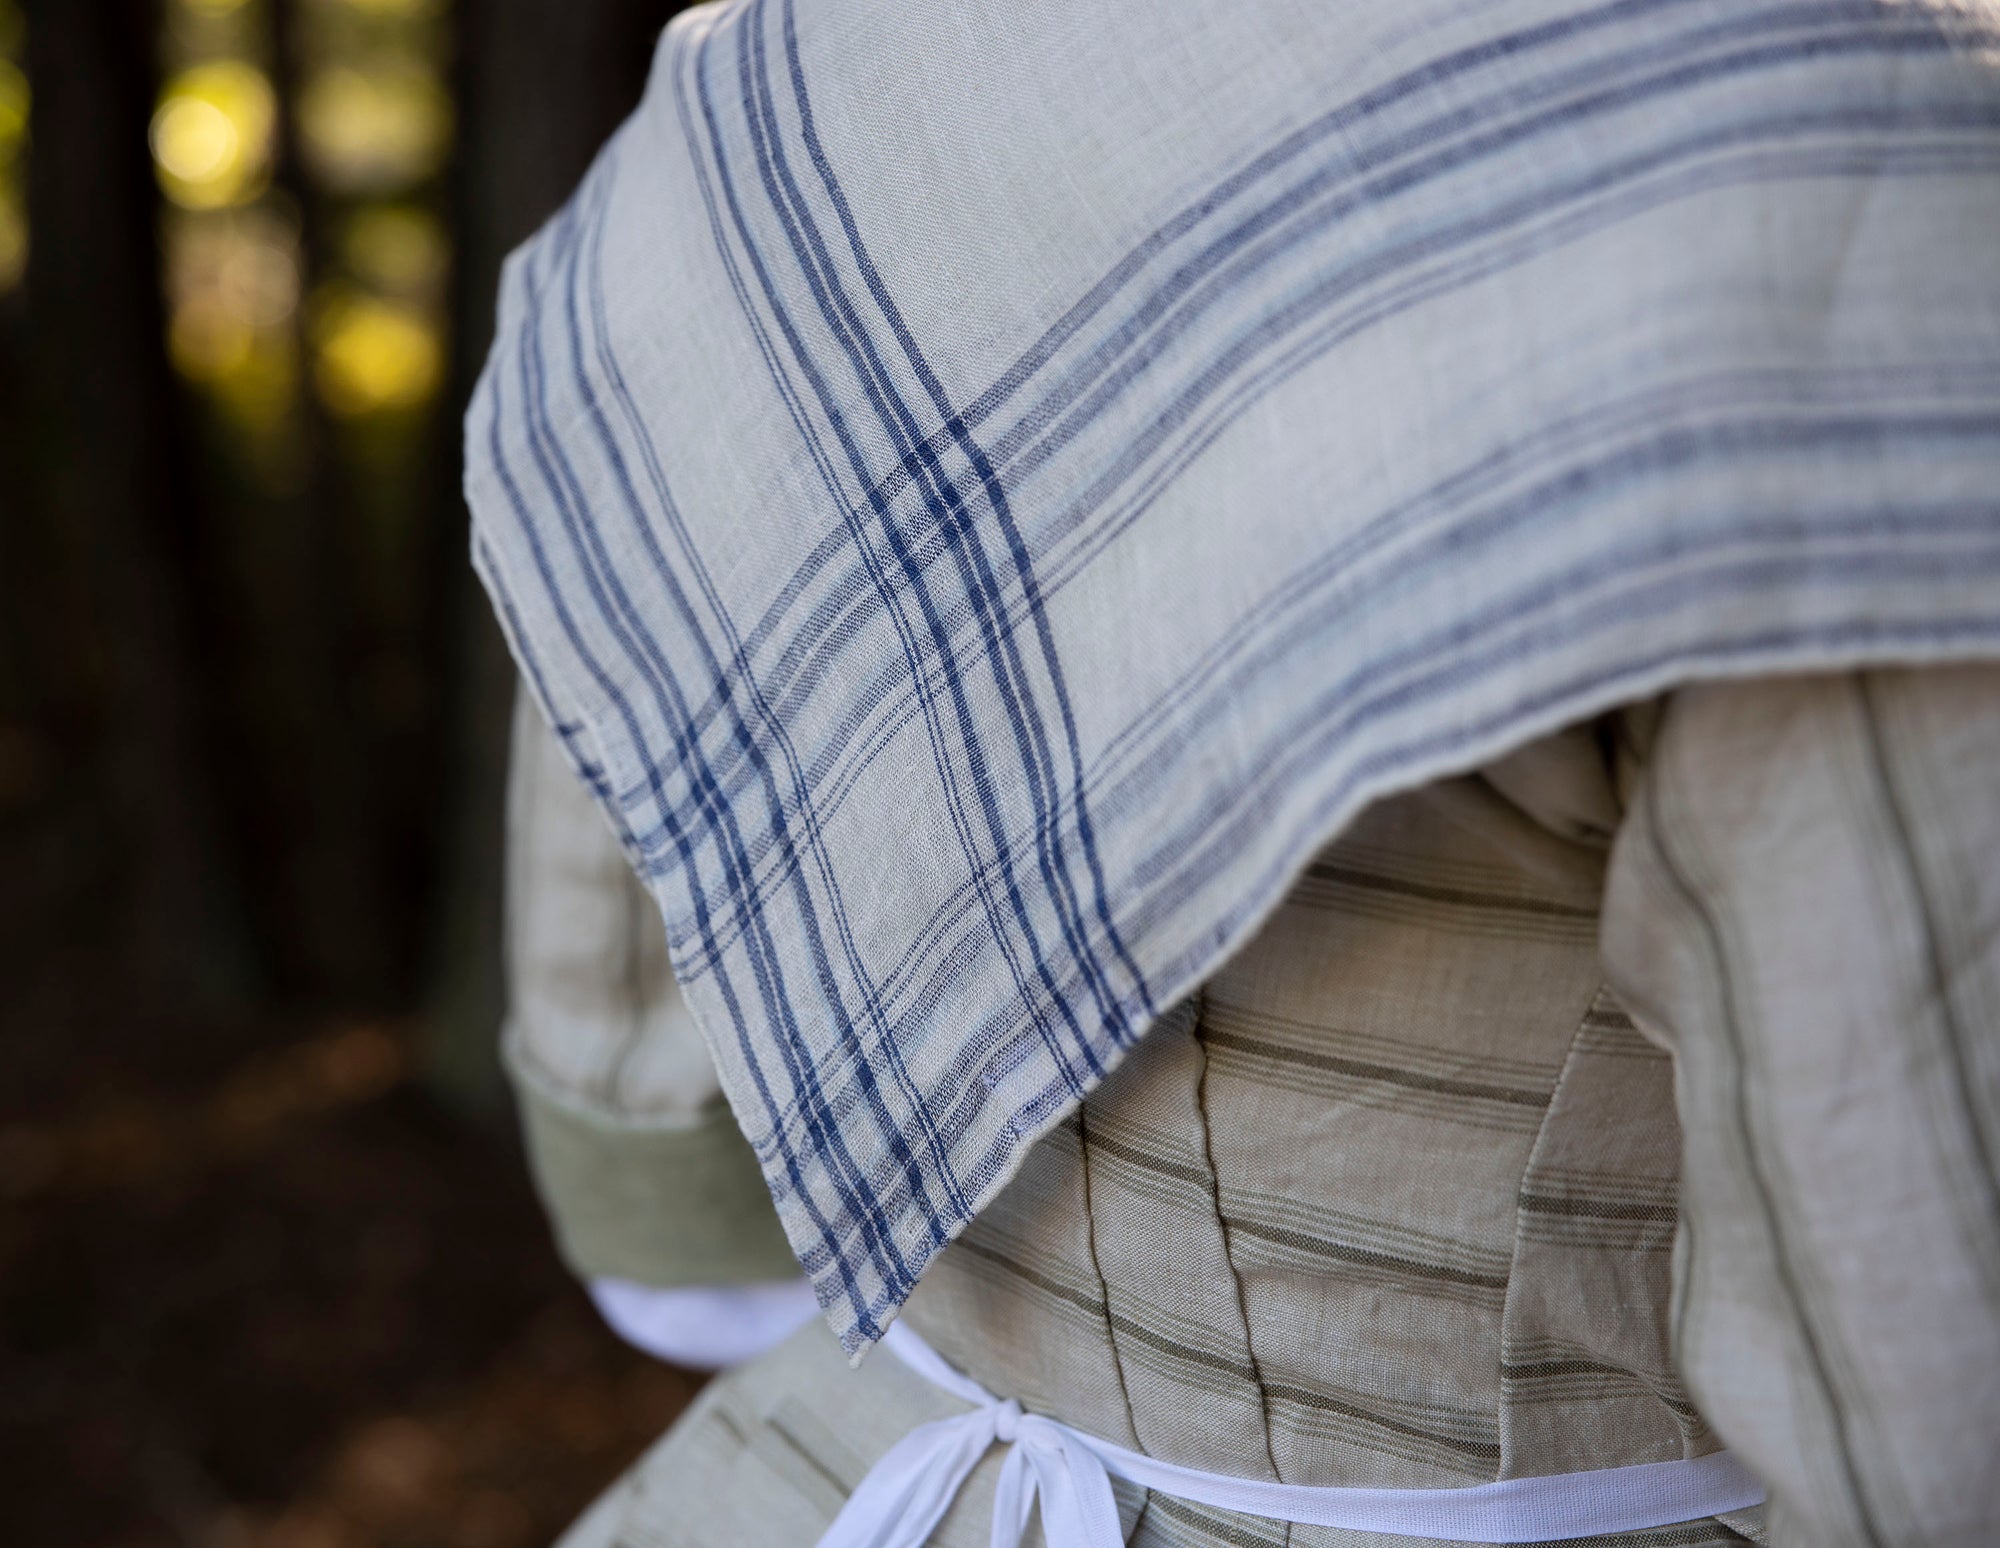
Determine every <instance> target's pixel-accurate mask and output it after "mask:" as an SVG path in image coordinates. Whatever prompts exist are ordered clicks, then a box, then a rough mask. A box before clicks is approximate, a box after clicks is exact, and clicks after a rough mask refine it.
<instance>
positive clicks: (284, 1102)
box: [0, 1002, 698, 1548]
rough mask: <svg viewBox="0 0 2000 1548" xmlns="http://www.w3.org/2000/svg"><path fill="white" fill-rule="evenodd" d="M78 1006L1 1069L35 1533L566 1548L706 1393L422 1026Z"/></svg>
mask: <svg viewBox="0 0 2000 1548" xmlns="http://www.w3.org/2000/svg"><path fill="white" fill-rule="evenodd" d="M12 1009H13V1010H15V1011H17V1012H18V1011H21V1010H23V1009H31V1008H30V1007H24V1006H22V1005H20V1004H19V1003H18V1002H17V1003H16V1004H15V1006H14V1007H12ZM68 1009H70V1010H74V1007H68ZM9 1019H10V1020H12V1019H14V1018H13V1017H11V1016H10V1017H9ZM47 1026H48V1023H44V1024H43V1026H42V1028H41V1029H40V1034H39V1035H38V1036H37V1037H36V1038H35V1039H34V1040H33V1046H32V1047H28V1046H25V1045H24V1044H23V1043H22V1042H21V1041H19V1040H18V1039H15V1038H13V1037H10V1038H9V1041H10V1042H11V1043H12V1044H13V1046H12V1048H11V1049H10V1050H9V1052H10V1055H12V1054H26V1055H28V1056H29V1057H28V1060H27V1062H24V1063H20V1064H18V1065H17V1068H16V1071H15V1074H16V1076H18V1077H19V1078H10V1079H9V1081H8V1082H7V1083H6V1086H7V1089H6V1090H5V1091H4V1094H0V1501H4V1505H0V1511H3V1512H4V1516H5V1530H4V1534H0V1535H4V1538H5V1541H6V1542H7V1544H8V1545H9V1548H541V1545H545V1544H547V1543H549V1542H550V1541H552V1540H553V1538H554V1537H555V1536H556V1535H557V1534H558V1533H559V1532H560V1530H561V1528H562V1527H563V1526H564V1525H566V1524H567V1523H568V1522H569V1521H570V1520H571V1519H573V1518H574V1517H575V1516H576V1515H577V1514H578V1513H579V1512H580V1511H581V1510H582V1509H583V1507H584V1506H585V1505H586V1504H587V1503H588V1502H589V1500H590V1499H591V1497H592V1496H593V1495H594V1494H595V1493H596V1492H597V1491H598V1490H600V1489H601V1488H602V1487H604V1486H605V1485H606V1484H607V1483H609V1482H610V1481H611V1479H612V1478H613V1477H614V1476H615V1475H616V1474H617V1473H618V1472H619V1471H620V1470H621V1469H622V1468H623V1467H624V1466H625V1465H626V1464H627V1463H628V1462H629V1461H631V1460H632V1459H633V1458H634V1457H635V1456H637V1455H638V1453H639V1452H640V1451H641V1450H643V1449H644V1448H645V1446H646V1445H647V1444H648V1443H650V1442H651V1441H652V1440H653V1439H654V1438H655V1437H656V1436H658V1435H659V1433H660V1432H661V1431H662V1430H663V1429H665V1427H666V1426H667V1425H668V1423H669V1422H670V1421H671V1420H672V1419H673V1417H674V1416H675V1415H676V1414H677V1413H678V1412H679V1411H680V1410H681V1408H682V1407H683V1406H685V1404H686V1403H687V1401H688V1399H689V1398H690V1397H691V1396H692V1395H693V1393H694V1391H695V1390H696V1387H697V1385H698V1378H696V1377H693V1376H690V1375H687V1374H685V1373H683V1372H680V1371H677V1370H674V1369H672V1368H670V1367H667V1366H664V1365H660V1364H658V1363H656V1362H654V1361H652V1360H649V1359H648V1358H646V1357H645V1356H643V1355H640V1354H638V1353H637V1352H636V1351H633V1350H631V1349H629V1348H627V1347H625V1346H624V1345H622V1344H620V1343H619V1342H618V1341H617V1340H616V1339H615V1338H614V1337H613V1336H612V1335H611V1334H610V1333H609V1332H608V1331H607V1330H606V1329H605V1328H604V1327H603V1325H602V1324H601V1323H600V1322H599V1321H598V1320H597V1317H596V1315H595V1313H594V1312H593V1311H592V1309H591V1307H590V1304H589V1302H588V1301H587V1300H586V1299H585V1297H584V1296H583V1294H582V1293H581V1291H580V1290H579V1289H578V1288H577V1287H576V1285H575V1283H574V1281H573V1280H572V1279H571V1278H570V1276H569V1275H568V1274H567V1272H566V1271H565V1270H564V1269H563V1267H562V1266H561V1264H560V1263H559V1262H558V1261H557V1260H556V1257H555V1253H554V1250H553V1248H552V1246H551V1244H550V1240H549V1234H548V1229H547V1226H546V1224H545V1222H544V1220H543V1218H542V1215H541V1212H540V1209H539V1207H538V1205H537V1203H536V1201H535V1198H534V1196H533V1192H532V1190H531V1188H530V1186H529V1183H528V1179H527V1174H526V1171H525V1169H524V1166H523V1163H522V1159H521V1157H520V1155H519V1152H518V1150H517V1149H516V1148H515V1146H514V1145H513V1143H512V1140H511V1137H510V1135H509V1132H508V1129H507V1126H506V1122H505V1120H504V1118H503V1119H501V1120H499V1121H498V1122H495V1123H485V1122H480V1121H475V1120H471V1119H467V1118H464V1117H460V1116H456V1115H454V1114H452V1113H450V1112H449V1111H447V1110H446V1109H445V1108H443V1107H442V1106H441V1105H439V1104H438V1103H437V1102H436V1101H435V1100H433V1099H432V1098H431V1097H430V1096H428V1095H427V1094H426V1090H425V1087H424V1086H423V1084H422V1083H421V1082H420V1081H419V1080H418V1078H417V1074H416V1068H417V1061H416V1059H415V1057H414V1053H413V1045H412V1034H411V1032H410V1030H409V1029H408V1028H405V1027H400V1026H395V1025H377V1024H368V1023H354V1022H345V1023H328V1024H318V1025H304V1026H280V1027H271V1026H254V1027H233V1028H204V1029H196V1030H192V1031H190V1030H189V1029H180V1030H178V1031H175V1032H168V1031H166V1030H164V1029H158V1028H154V1029H146V1030H144V1031H141V1030H139V1029H132V1030H129V1031H125V1032H117V1031H113V1032H111V1033H105V1032H103V1031H102V1023H99V1028H100V1030H99V1031H98V1033H97V1034H95V1035H88V1036H80V1037H79V1038H78V1039H77V1040H76V1041H75V1042H73V1043H72V1044H70V1045H69V1046H64V1044H63V1042H62V1039H60V1038H52V1037H51V1036H50V1035H49V1034H48V1032H47Z"/></svg>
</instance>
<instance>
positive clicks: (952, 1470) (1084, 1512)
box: [819, 1322, 1125, 1548]
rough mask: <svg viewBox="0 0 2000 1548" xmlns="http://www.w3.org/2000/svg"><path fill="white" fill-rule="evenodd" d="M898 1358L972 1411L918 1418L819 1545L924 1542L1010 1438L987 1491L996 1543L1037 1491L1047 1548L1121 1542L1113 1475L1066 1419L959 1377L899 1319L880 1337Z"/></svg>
mask: <svg viewBox="0 0 2000 1548" xmlns="http://www.w3.org/2000/svg"><path fill="white" fill-rule="evenodd" d="M884 1342H885V1343H886V1344H887V1346H888V1347H889V1348H890V1349H892V1350H894V1351H895V1353H896V1355H897V1356H898V1358H900V1359H901V1360H902V1362H903V1363H904V1364H905V1365H907V1366H909V1367H910V1369H911V1370H913V1371H915V1372H916V1373H917V1374H918V1375H919V1376H922V1377H923V1378H924V1379H925V1380H927V1381H929V1382H930V1383H931V1384H932V1385H933V1386H938V1387H942V1388H944V1390H945V1391H947V1392H949V1393H951V1394H952V1395H953V1396H954V1397H958V1398H963V1399H964V1400H965V1401H966V1402H968V1403H971V1404H973V1405H974V1407H973V1409H972V1411H971V1412H970V1413H965V1414H958V1415H955V1416H954V1417H952V1418H950V1419H934V1420H932V1421H931V1422H930V1423H929V1424H920V1425H918V1426H917V1428H916V1429H914V1430H912V1431H910V1433H909V1434H908V1435H906V1436H904V1437H903V1438H902V1439H901V1440H900V1441H898V1442H896V1444H895V1445H894V1446H892V1447H890V1448H889V1450H888V1451H887V1452H885V1453H884V1454H883V1456H882V1459H881V1461H879V1462H877V1463H876V1464H875V1465H874V1467H872V1468H870V1469H869V1471H868V1476H867V1477H866V1478H864V1479H862V1480H861V1487H860V1488H858V1489H856V1490H855V1491H854V1493H853V1494H851V1495H850V1496H848V1500H847V1504H846V1506H845V1507H844V1508H843V1509H842V1510H841V1512H840V1514H839V1515H838V1516H836V1517H834V1520H833V1525H832V1526H830V1527H828V1528H827V1530H826V1535H825V1536H824V1537H822V1538H821V1539H820V1540H819V1548H923V1544H924V1543H926V1542H928V1541H929V1540H930V1535H931V1530H932V1528H934V1527H935V1526H936V1525H937V1524H938V1522H939V1521H940V1520H942V1519H943V1518H944V1513H945V1511H947V1510H948V1509H950V1507H951V1502H952V1501H953V1500H954V1499H956V1498H957V1497H958V1491H959V1488H960V1487H961V1486H962V1485H963V1484H964V1482H965V1480H966V1477H967V1476H968V1475H969V1474H970V1473H971V1472H972V1470H973V1469H974V1468H975V1467H977V1466H978V1465H979V1459H980V1458H981V1457H983V1456H985V1455H986V1453H987V1451H988V1450H990V1449H991V1448H992V1447H993V1446H994V1445H995V1444H996V1443H997V1444H999V1445H1002V1446H1011V1447H1012V1448H1013V1449H1012V1450H1011V1451H1010V1452H1008V1454H1007V1460H1006V1461H1005V1462H1004V1463H1003V1464H1002V1465H1001V1468H1000V1484H999V1487H998V1489H997V1490H996V1491H995V1492H994V1495H993V1548H1015V1545H1016V1544H1018V1543H1019V1542H1020V1540H1021V1534H1022V1533H1023V1532H1025V1531H1026V1530H1027V1527H1028V1517H1029V1515H1030V1513H1031V1512H1032V1511H1033V1509H1034V1506H1035V1502H1036V1500H1037V1499H1039V1500H1040V1501H1041V1506H1042V1533H1043V1535H1044V1536H1045V1537H1047V1539H1048V1541H1049V1544H1050V1548H1124V1543H1125V1532H1124V1529H1123V1528H1122V1527H1121V1526H1120V1525H1119V1523H1118V1505H1117V1502H1116V1501H1115V1500H1113V1499H1112V1497H1111V1479H1110V1476H1109V1475H1108V1474H1107V1473H1106V1472H1105V1469H1104V1464H1103V1463H1102V1462H1100V1461H1099V1460H1098V1459H1097V1456H1096V1455H1095V1453H1093V1452H1092V1451H1091V1449H1090V1447H1089V1446H1088V1445H1087V1444H1086V1443H1085V1442H1084V1439H1083V1437H1082V1436H1081V1435H1079V1434H1078V1433H1077V1432H1076V1431H1074V1430H1072V1429H1070V1428H1069V1427H1068V1426H1067V1425H1063V1424H1058V1423H1057V1422H1056V1421H1055V1420H1053V1419H1044V1418H1043V1417H1041V1415H1039V1414H1027V1413H1023V1412H1022V1411H1021V1405H1020V1404H1019V1403H1017V1402H1015V1401H1014V1400H1013V1399H1012V1398H1008V1399H1006V1400H1005V1401H1004V1402H1003V1401H1002V1400H1001V1399H999V1398H996V1397H995V1396H994V1395H993V1394H992V1393H990V1392H988V1391H987V1390H986V1389H985V1388H984V1387H982V1386H980V1385H979V1383H977V1382H975V1381H972V1380H969V1379H968V1378H966V1377H964V1376H962V1375H960V1374H959V1373H958V1372H957V1371H955V1370H953V1369H952V1368H951V1367H950V1366H949V1365H947V1364H946V1363H945V1362H944V1360H943V1358H942V1357H940V1356H939V1355H938V1353H937V1351H936V1350H934V1349H932V1348H931V1347H930V1345H928V1344H926V1343H925V1342H924V1341H923V1340H922V1339H921V1338H919V1337H917V1335H916V1334H915V1333H913V1332H911V1331H910V1330H909V1328H908V1327H906V1326H905V1325H904V1324H902V1323H900V1322H899V1323H896V1324H895V1325H893V1326H892V1327H891V1328H890V1329H889V1333H888V1337H887V1338H886V1339H885V1340H884Z"/></svg>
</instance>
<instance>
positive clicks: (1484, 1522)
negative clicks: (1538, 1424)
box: [819, 1322, 1764, 1548]
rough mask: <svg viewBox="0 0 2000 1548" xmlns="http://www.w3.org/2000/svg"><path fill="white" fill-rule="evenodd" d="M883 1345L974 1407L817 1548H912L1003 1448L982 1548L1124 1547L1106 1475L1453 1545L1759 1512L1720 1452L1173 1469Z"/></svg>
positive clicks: (871, 1490)
mask: <svg viewBox="0 0 2000 1548" xmlns="http://www.w3.org/2000/svg"><path fill="white" fill-rule="evenodd" d="M883 1343H884V1345H885V1346H886V1347H887V1348H888V1349H889V1350H890V1351H891V1352H892V1353H894V1354H895V1355H896V1356H897V1358H899V1359H900V1360H901V1361H902V1362H903V1363H904V1364H905V1365H907V1366H908V1367H909V1368H910V1369H911V1370H912V1371H914V1372H915V1373H916V1374H917V1375H919V1376H921V1377H923V1378H924V1379H925V1380H926V1381H929V1382H930V1383H931V1384H932V1385H933V1386H936V1387H941V1388H943V1389H944V1390H945V1391H946V1392H949V1393H951V1394H952V1395H953V1396H954V1397H958V1398H961V1399H963V1400H964V1401H965V1402H968V1403H970V1404H972V1405H973V1408H972V1411H971V1412H970V1413H965V1414H959V1415H956V1416H955V1417H953V1418H950V1419H937V1420H933V1421H932V1422H931V1423H929V1424H924V1425H919V1426H918V1427H917V1428H916V1429H914V1430H912V1431H911V1432H910V1433H909V1434H908V1435H906V1436H904V1437H903V1439H902V1440H900V1441H898V1442H897V1443H896V1444H895V1445H894V1446H892V1447H890V1448H889V1450H888V1451H887V1452H886V1453H884V1454H883V1456H882V1459H881V1460H880V1461H879V1462H877V1463H876V1464H875V1466H874V1467H873V1468H871V1469H870V1470H869V1472H868V1476H867V1477H866V1478H864V1479H862V1481H861V1486H860V1487H859V1488H858V1489H856V1490H855V1491H854V1493H853V1494H852V1495H851V1496H850V1497H849V1498H848V1501H847V1504H846V1506H845V1508H844V1509H842V1511H841V1512H840V1514H839V1515H838V1516H836V1517H835V1518H834V1521H833V1525H832V1526H830V1527H828V1528H827V1530H826V1535H825V1536H823V1537H822V1538H820V1540H819V1548H924V1544H926V1543H927V1542H928V1541H929V1540H930V1534H931V1532H932V1531H933V1530H934V1529H935V1528H936V1526H937V1524H938V1522H939V1521H941V1520H942V1519H943V1518H944V1513H945V1511H946V1510H948V1509H949V1508H950V1507H951V1502H952V1501H953V1500H954V1499H955V1498H957V1496H958V1491H959V1489H960V1487H961V1486H962V1485H963V1484H964V1482H965V1480H966V1478H967V1476H968V1475H970V1474H971V1472H972V1470H973V1468H975V1467H977V1466H978V1465H979V1459H980V1458H981V1457H983V1456H985V1455H986V1453H987V1450H988V1449H989V1448H990V1447H992V1446H993V1445H995V1444H999V1445H1002V1446H1011V1447H1012V1448H1013V1449H1012V1450H1011V1451H1010V1452H1009V1453H1008V1455H1007V1460H1006V1462H1005V1463H1004V1464H1003V1465H1002V1467H1001V1469H1000V1483H999V1487H998V1489H997V1490H996V1492H995V1494H994V1497H993V1536H992V1548H1017V1545H1018V1544H1019V1543H1020V1540H1021V1534H1022V1533H1023V1532H1024V1531H1025V1530H1026V1529H1027V1525H1028V1518H1029V1515H1030V1513H1031V1512H1032V1510H1033V1507H1034V1505H1035V1502H1036V1501H1037V1500H1038V1499H1039V1500H1040V1501H1041V1507H1042V1532H1043V1534H1044V1536H1045V1537H1046V1538H1047V1539H1048V1544H1049V1548H1124V1542H1125V1534H1124V1531H1123V1529H1122V1527H1121V1526H1120V1525H1119V1521H1118V1507H1117V1504H1116V1502H1115V1500H1114V1499H1113V1498H1112V1494H1111V1477H1112V1475H1113V1474H1116V1475H1117V1476H1118V1477H1121V1478H1125V1479H1128V1480H1130V1481H1131V1482H1133V1483H1136V1484H1140V1485H1142V1486H1143V1487H1145V1488H1148V1489H1156V1490H1159V1491H1160V1492H1162V1493H1165V1494H1170V1495H1174V1496H1176V1497H1178V1498H1180V1499H1184V1500H1193V1501H1195V1502H1196V1503H1198V1504H1203V1505H1212V1506H1215V1507H1216V1508H1217V1509H1221V1510H1233V1511H1238V1512H1241V1513H1242V1514H1244V1515H1252V1516H1263V1517H1266V1518H1268V1519H1270V1520H1273V1521H1290V1522H1294V1523H1296V1524H1298V1525H1301V1526H1337V1527H1347V1528H1349V1529H1350V1530H1353V1531H1361V1532H1380V1533H1384V1534H1386V1535H1391V1536H1398V1537H1430V1538H1437V1539H1441V1540H1443V1541H1446V1542H1457V1543H1532V1542H1549V1541H1560V1540H1561V1539H1564V1538H1574V1537H1591V1536H1595V1535H1598V1534H1600V1533H1612V1532H1637V1531H1643V1530H1644V1529H1646V1528H1647V1527H1656V1526H1670V1525H1672V1524H1673V1523H1675V1522H1680V1521H1696V1520H1700V1519H1701V1518H1703V1517H1706V1516H1713V1515H1716V1514H1718V1513H1720V1512H1723V1511H1730V1510H1743V1509H1746V1508H1747V1507H1749V1506H1752V1505H1757V1504H1760V1503H1762V1501H1763V1498H1764V1490H1763V1487H1762V1486H1761V1485H1760V1484H1758V1482H1757V1481H1756V1480H1755V1479H1754V1478H1752V1477H1751V1476H1750V1475H1749V1473H1747V1472H1745V1471H1744V1469H1743V1468H1742V1467H1740V1466H1739V1465H1738V1464H1737V1462H1736V1461H1735V1459H1734V1458H1732V1457H1730V1456H1729V1455H1728V1454H1727V1453H1726V1452H1715V1453H1712V1454H1711V1455H1709V1456H1705V1457H1696V1458H1693V1459H1690V1460H1684V1461H1677V1462H1642V1463H1637V1464H1634V1465H1633V1466H1630V1467H1611V1468H1600V1469H1595V1470H1592V1471H1588V1472H1579V1473H1557V1474H1554V1475H1553V1476H1550V1477H1546V1478H1503V1479H1501V1480H1499V1481H1498V1482H1496V1483H1487V1484H1476V1485H1473V1486H1471V1487H1469V1488H1462V1489H1345V1488H1314V1487H1312V1486H1310V1485H1306V1484H1284V1483H1272V1482H1268V1481H1266V1480H1263V1479H1256V1478H1235V1477H1231V1476H1230V1475H1228V1474H1226V1473H1209V1472H1203V1471H1202V1470H1201V1469H1199V1468H1192V1467H1179V1466H1176V1465H1175V1464H1174V1463H1171V1462H1162V1461H1160V1460H1158V1459H1157V1458H1154V1457H1149V1456H1146V1455H1144V1454H1143V1453H1141V1452H1136V1451H1128V1450H1126V1449H1125V1448H1124V1447H1123V1446H1115V1445H1113V1444H1112V1443H1111V1442H1109V1441H1104V1440H1099V1439H1097V1438H1096V1437H1095V1436H1090V1435H1085V1434H1083V1433H1082V1432H1081V1431H1078V1430H1073V1429H1071V1428H1070V1427H1069V1426H1068V1425H1066V1424H1062V1423H1059V1422H1058V1421H1056V1420H1054V1419H1047V1418H1044V1417H1042V1416H1041V1415H1039V1414H1028V1413H1023V1412H1022V1411H1021V1405H1020V1404H1019V1403H1017V1402H1015V1401H1014V1400H1013V1399H1012V1398H1008V1399H1006V1400H1004V1401H1003V1400H1001V1399H999V1398H996V1397H994V1396H993V1394H992V1393H990V1392H988V1391H987V1390H986V1389H985V1388H984V1387H982V1386H980V1385H979V1383H977V1382H976V1381H972V1380H971V1379H969V1378H968V1377H966V1376H964V1375H963V1374H961V1373H960V1372H958V1371H955V1370H953V1369H952V1368H951V1366H949V1365H948V1364H946V1363H945V1361H944V1359H943V1358H942V1357H941V1356H940V1355H939V1354H938V1353H937V1352H936V1351H935V1350H934V1349H932V1348H931V1347H930V1345H928V1344H926V1343H925V1342H924V1341H923V1340H922V1339H921V1338H919V1337H918V1336H917V1335H916V1334H915V1333H914V1332H912V1331H911V1329H910V1328H909V1326H908V1325H907V1324H906V1323H901V1322H898V1323H896V1324H894V1325H893V1326H892V1327H891V1328H890V1329H889V1331H888V1335H887V1336H886V1337H885V1338H884V1339H883Z"/></svg>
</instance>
